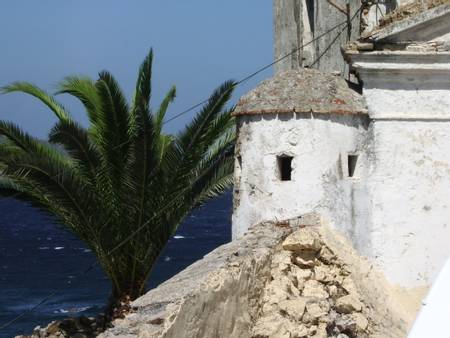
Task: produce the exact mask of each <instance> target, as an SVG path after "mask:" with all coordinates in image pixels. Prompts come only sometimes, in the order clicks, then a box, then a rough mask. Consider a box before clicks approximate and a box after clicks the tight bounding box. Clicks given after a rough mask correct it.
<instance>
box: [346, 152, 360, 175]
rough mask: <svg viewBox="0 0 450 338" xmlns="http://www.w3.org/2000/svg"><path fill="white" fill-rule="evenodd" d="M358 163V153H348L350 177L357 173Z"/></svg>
mask: <svg viewBox="0 0 450 338" xmlns="http://www.w3.org/2000/svg"><path fill="white" fill-rule="evenodd" d="M357 163H358V155H348V177H353V176H354V175H355V170H356V165H357Z"/></svg>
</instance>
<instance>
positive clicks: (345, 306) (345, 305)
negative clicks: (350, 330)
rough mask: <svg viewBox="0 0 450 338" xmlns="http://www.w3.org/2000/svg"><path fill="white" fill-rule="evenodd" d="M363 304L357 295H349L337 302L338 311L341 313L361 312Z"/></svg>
mask: <svg viewBox="0 0 450 338" xmlns="http://www.w3.org/2000/svg"><path fill="white" fill-rule="evenodd" d="M362 306H363V305H362V303H361V302H360V301H359V299H358V298H357V297H356V296H355V295H347V296H343V297H341V298H338V299H337V300H336V311H337V312H339V313H352V312H354V311H356V312H360V311H361V310H362Z"/></svg>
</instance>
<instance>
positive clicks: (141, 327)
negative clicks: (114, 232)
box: [100, 214, 418, 338]
mask: <svg viewBox="0 0 450 338" xmlns="http://www.w3.org/2000/svg"><path fill="white" fill-rule="evenodd" d="M393 291H394V289H393V288H391V287H390V286H389V285H388V284H386V282H385V281H384V280H383V278H382V276H380V275H379V274H378V273H377V272H376V271H375V270H374V269H372V268H371V266H370V264H368V263H367V262H366V261H365V260H364V259H362V258H360V257H359V256H357V255H356V254H355V253H354V251H353V249H352V248H351V246H349V245H348V243H347V242H345V240H344V239H343V237H341V236H340V235H338V234H336V233H335V232H334V231H332V230H330V229H329V228H328V227H327V226H323V225H321V218H320V217H319V216H318V215H315V214H309V215H305V216H302V217H299V218H295V219H291V220H289V221H283V222H266V223H262V224H259V225H257V226H255V227H253V228H252V229H251V230H250V231H249V232H248V233H247V234H246V235H245V236H244V237H243V238H241V239H239V240H237V241H234V242H232V243H230V244H227V245H224V246H222V247H220V248H218V249H217V250H215V251H213V252H212V253H211V254H209V255H207V256H205V258H204V259H203V260H201V261H199V262H197V263H195V264H193V265H192V266H190V267H189V268H187V269H186V270H185V271H183V272H181V273H180V274H178V275H176V276H175V277H173V278H172V279H171V280H169V281H167V282H165V283H164V284H162V285H161V286H160V287H158V288H156V289H154V290H152V291H150V292H149V293H147V294H146V295H145V296H143V297H141V298H139V299H138V300H136V301H135V302H134V303H133V304H132V307H133V310H132V312H131V313H130V314H129V315H127V317H126V318H125V319H121V320H117V321H116V322H114V327H113V328H112V329H109V330H108V331H106V332H105V333H103V334H102V335H100V337H102V338H113V337H123V338H131V337H146V338H150V337H151V338H156V337H158V338H163V337H164V338H168V337H177V338H179V337H185V338H191V337H192V338H194V337H195V338H200V337H208V338H215V337H217V338H219V337H223V338H225V337H226V338H229V337H236V338H237V337H239V338H284V337H286V338H288V337H289V338H293V337H297V338H300V337H314V338H321V337H324V338H325V337H340V338H354V337H363V338H364V337H393V338H394V337H398V338H400V337H405V336H406V332H407V328H408V325H409V324H410V323H411V321H412V319H413V318H414V316H415V311H416V307H415V306H417V305H418V304H415V306H414V307H413V308H410V309H409V310H408V311H405V308H404V307H403V306H402V305H405V303H401V302H400V303H398V300H399V299H400V298H398V297H397V295H398V294H397V293H395V292H393Z"/></svg>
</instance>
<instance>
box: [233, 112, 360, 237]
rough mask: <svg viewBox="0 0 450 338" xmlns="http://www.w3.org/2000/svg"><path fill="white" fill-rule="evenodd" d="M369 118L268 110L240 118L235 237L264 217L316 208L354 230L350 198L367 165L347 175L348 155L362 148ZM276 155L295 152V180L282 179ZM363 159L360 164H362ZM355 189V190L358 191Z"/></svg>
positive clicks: (289, 154) (314, 209) (272, 217)
mask: <svg viewBox="0 0 450 338" xmlns="http://www.w3.org/2000/svg"><path fill="white" fill-rule="evenodd" d="M366 130H367V118H366V117H362V116H343V115H329V114H296V115H289V114H280V115H276V114H266V115H256V116H242V117H239V118H238V142H237V159H236V170H235V176H236V181H235V195H234V212H233V238H234V239H236V238H239V237H241V236H242V235H243V234H244V233H245V231H246V230H247V229H248V227H249V226H251V225H253V224H257V223H259V222H261V221H266V220H277V219H287V218H290V217H295V216H297V215H300V214H303V213H308V212H312V211H318V212H320V213H321V214H323V215H324V216H325V217H327V218H329V219H330V220H331V221H335V222H333V223H335V224H339V225H341V226H342V227H343V229H342V230H343V231H345V232H346V233H347V234H349V235H350V236H353V234H354V233H355V229H354V225H355V224H356V223H355V222H356V221H355V214H356V212H355V211H354V210H353V207H352V205H353V201H352V198H355V197H356V196H358V194H359V191H360V187H359V186H360V181H361V175H364V170H363V168H361V167H359V168H357V170H356V172H355V177H354V178H348V177H347V176H348V174H347V173H348V169H347V156H348V154H354V153H362V148H363V147H364V138H363V135H364V134H365V132H366ZM277 155H288V156H293V157H294V160H293V163H292V167H293V172H292V181H281V180H280V178H279V175H278V166H277ZM363 161H364V159H363V158H361V159H360V161H359V164H361V163H363ZM355 191H356V192H355Z"/></svg>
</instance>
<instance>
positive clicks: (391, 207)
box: [355, 120, 450, 287]
mask: <svg viewBox="0 0 450 338" xmlns="http://www.w3.org/2000/svg"><path fill="white" fill-rule="evenodd" d="M371 129H372V130H371V133H370V134H369V135H370V137H371V140H370V144H371V146H370V148H369V149H368V154H367V156H368V158H369V159H370V161H368V170H369V174H368V177H367V192H368V198H367V199H366V200H367V201H368V202H369V203H370V211H369V213H368V214H367V216H368V218H367V221H365V222H364V221H363V222H361V223H360V224H359V227H360V232H359V236H358V237H356V238H357V242H356V243H355V244H356V246H357V247H358V248H359V250H360V252H362V253H363V254H366V255H367V256H368V257H370V258H371V259H372V260H373V261H374V262H376V264H377V265H378V266H380V267H381V269H382V271H384V272H385V274H386V277H387V278H388V280H390V281H391V282H392V283H395V284H399V285H402V286H404V287H417V286H424V285H429V284H430V282H431V281H432V280H434V278H435V276H436V274H437V273H438V271H439V270H440V268H441V267H442V265H443V264H444V262H445V260H446V259H447V257H449V256H450V208H449V207H450V122H449V121H424V120H409V121H405V120H376V121H374V122H372V124H371Z"/></svg>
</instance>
